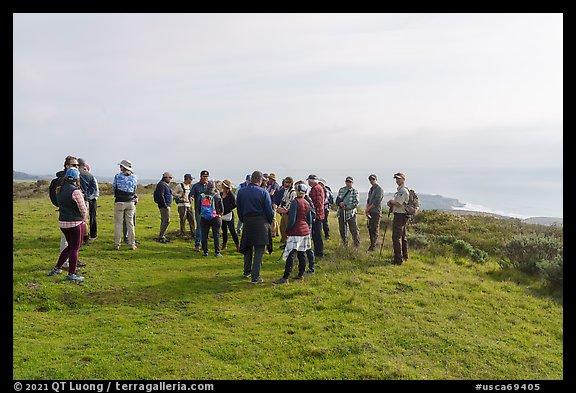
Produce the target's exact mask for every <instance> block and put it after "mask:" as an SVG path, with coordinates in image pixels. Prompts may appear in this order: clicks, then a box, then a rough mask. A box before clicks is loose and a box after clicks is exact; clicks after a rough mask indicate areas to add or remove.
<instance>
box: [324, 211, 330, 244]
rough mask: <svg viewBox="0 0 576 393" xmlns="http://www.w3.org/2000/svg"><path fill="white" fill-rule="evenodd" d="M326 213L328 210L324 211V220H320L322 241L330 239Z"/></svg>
mask: <svg viewBox="0 0 576 393" xmlns="http://www.w3.org/2000/svg"><path fill="white" fill-rule="evenodd" d="M328 213H330V210H328V209H324V220H322V229H323V230H324V239H326V240H328V239H329V238H330V227H329V226H328Z"/></svg>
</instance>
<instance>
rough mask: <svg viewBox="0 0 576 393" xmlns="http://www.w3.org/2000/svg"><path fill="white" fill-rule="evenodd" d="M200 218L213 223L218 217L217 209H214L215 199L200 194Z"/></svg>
mask: <svg viewBox="0 0 576 393" xmlns="http://www.w3.org/2000/svg"><path fill="white" fill-rule="evenodd" d="M200 201H201V202H200V217H202V218H203V219H205V220H207V221H211V220H212V219H213V218H214V217H216V209H215V208H214V197H213V196H212V195H206V194H204V193H202V194H200Z"/></svg>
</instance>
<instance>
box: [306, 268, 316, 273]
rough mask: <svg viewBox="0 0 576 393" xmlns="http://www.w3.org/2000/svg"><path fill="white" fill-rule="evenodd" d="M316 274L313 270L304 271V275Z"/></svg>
mask: <svg viewBox="0 0 576 393" xmlns="http://www.w3.org/2000/svg"><path fill="white" fill-rule="evenodd" d="M314 273H316V272H315V271H314V270H311V269H308V270H306V274H314Z"/></svg>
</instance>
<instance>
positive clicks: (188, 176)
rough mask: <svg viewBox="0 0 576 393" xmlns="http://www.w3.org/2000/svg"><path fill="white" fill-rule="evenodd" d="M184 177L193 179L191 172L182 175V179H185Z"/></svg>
mask: <svg viewBox="0 0 576 393" xmlns="http://www.w3.org/2000/svg"><path fill="white" fill-rule="evenodd" d="M186 179H190V180H192V179H194V177H193V176H192V175H191V174H189V173H187V174H185V175H184V180H186Z"/></svg>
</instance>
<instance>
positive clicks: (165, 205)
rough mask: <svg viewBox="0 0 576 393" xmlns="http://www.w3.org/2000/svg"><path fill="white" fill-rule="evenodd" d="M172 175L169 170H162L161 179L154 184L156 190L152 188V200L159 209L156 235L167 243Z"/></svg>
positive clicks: (160, 240) (159, 240)
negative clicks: (158, 227) (158, 223)
mask: <svg viewBox="0 0 576 393" xmlns="http://www.w3.org/2000/svg"><path fill="white" fill-rule="evenodd" d="M172 179H173V176H172V174H171V173H170V172H164V173H163V174H162V180H160V181H159V182H158V184H156V190H154V202H156V204H157V205H158V209H160V234H159V235H158V242H160V243H163V244H165V243H168V242H169V241H170V240H168V238H167V237H166V230H167V229H168V225H170V206H172V189H171V188H170V182H171V181H172Z"/></svg>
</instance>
